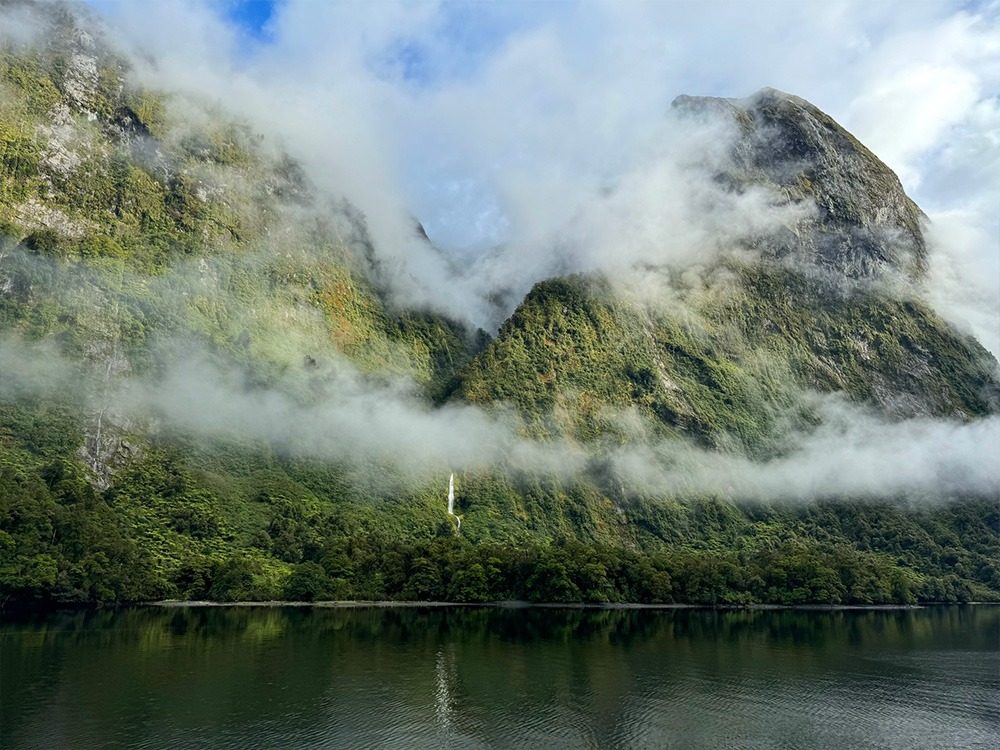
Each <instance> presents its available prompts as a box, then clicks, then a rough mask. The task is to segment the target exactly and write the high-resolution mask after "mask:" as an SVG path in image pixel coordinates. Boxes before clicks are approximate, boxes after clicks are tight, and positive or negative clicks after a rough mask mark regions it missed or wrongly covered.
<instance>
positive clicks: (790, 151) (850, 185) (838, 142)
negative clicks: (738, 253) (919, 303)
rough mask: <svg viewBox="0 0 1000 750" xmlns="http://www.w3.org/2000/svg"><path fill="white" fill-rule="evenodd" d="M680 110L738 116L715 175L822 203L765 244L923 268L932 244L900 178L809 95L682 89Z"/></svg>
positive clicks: (789, 251)
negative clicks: (718, 94)
mask: <svg viewBox="0 0 1000 750" xmlns="http://www.w3.org/2000/svg"><path fill="white" fill-rule="evenodd" d="M673 108H674V110H676V111H677V112H679V113H681V114H682V115H684V116H687V117H691V118H700V119H702V120H706V121H708V120H713V119H722V120H731V121H733V122H735V123H736V125H737V128H738V137H737V140H736V143H735V145H734V146H733V148H732V150H731V159H730V161H729V163H728V164H727V165H726V166H725V168H724V170H723V171H721V172H720V173H719V174H718V175H717V178H718V179H719V180H720V181H721V182H723V184H726V185H728V186H729V187H730V188H731V189H733V190H737V191H739V190H741V189H744V188H745V187H746V186H748V185H766V186H769V187H773V188H775V189H776V190H777V191H779V192H780V193H781V194H783V195H784V196H786V198H787V200H788V201H791V202H797V203H801V202H807V203H808V204H809V205H812V206H815V211H814V212H812V214H811V216H810V217H809V218H808V219H806V220H804V221H802V222H801V223H800V224H799V225H798V226H795V227H790V228H789V231H788V233H787V234H785V235H784V236H779V237H770V238H768V239H767V245H766V247H765V248H764V249H766V250H768V251H769V252H770V253H771V254H773V255H775V256H778V257H780V256H783V255H792V256H793V257H795V258H798V259H801V260H805V261H807V262H811V263H816V264H819V265H821V266H824V267H826V268H829V269H831V270H834V271H836V272H838V273H841V274H844V275H846V276H848V277H850V278H865V277H871V276H875V275H878V274H879V273H881V272H884V271H886V270H897V271H903V272H904V273H906V274H908V275H919V274H921V273H922V272H923V270H924V268H925V264H926V256H927V247H926V243H925V241H924V237H923V233H922V232H921V225H922V223H923V222H924V221H925V220H926V217H925V216H924V214H923V212H921V210H920V209H919V208H918V207H917V205H916V204H915V203H914V202H913V201H912V200H911V199H910V198H909V197H908V196H907V195H906V193H904V192H903V187H902V185H901V184H900V182H899V178H898V177H896V175H895V174H894V173H893V171H892V170H891V169H889V168H888V167H887V166H886V165H885V164H884V163H882V161H881V160H880V159H879V158H878V157H877V156H875V155H874V154H873V153H872V152H871V151H869V150H868V149H867V148H865V146H864V145H863V144H861V143H860V142H859V141H858V140H857V139H856V138H855V137H854V136H853V135H851V134H850V133H849V132H847V131H846V130H845V129H844V128H842V127H841V126H840V125H839V124H837V123H836V122H835V121H834V120H833V118H831V117H830V116H829V115H827V114H826V113H825V112H822V111H820V110H819V109H818V108H817V107H815V106H813V105H812V104H810V103H809V102H807V101H805V100H804V99H800V98H799V97H797V96H792V95H790V94H786V93H783V92H781V91H777V90H775V89H771V88H765V89H761V90H760V91H758V92H757V93H756V94H754V95H752V96H750V97H748V98H746V99H718V98H712V97H692V96H679V97H677V99H675V100H674V103H673Z"/></svg>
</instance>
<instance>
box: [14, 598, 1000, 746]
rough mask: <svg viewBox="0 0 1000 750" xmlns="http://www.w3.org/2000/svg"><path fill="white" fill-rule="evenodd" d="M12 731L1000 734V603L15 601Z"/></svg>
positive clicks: (590, 741)
mask: <svg viewBox="0 0 1000 750" xmlns="http://www.w3.org/2000/svg"><path fill="white" fill-rule="evenodd" d="M0 747H3V748H10V749H11V750H13V749H14V748H46V749H49V748H126V747H127V748H157V749H159V748H168V747H178V748H181V747H183V748H213V749H214V748H239V749H240V750H244V749H245V748H252V747H274V748H307V747H308V748H312V747H329V748H364V747H373V748H374V747H406V748H411V747H433V748H439V747H444V748H475V747H504V748H506V747H524V748H536V747H542V748H547V749H548V748H562V747H565V748H616V747H620V748H633V747H634V748H647V747H648V748H813V747H815V748H905V749H906V750H911V749H912V748H947V749H948V750H952V749H954V748H991V750H994V749H995V748H998V747H1000V607H993V606H979V607H964V608H959V607H949V608H931V609H923V610H907V611H881V612H789V611H780V612H773V611H769V612H714V611H694V610H669V611H650V610H638V611H636V610H626V611H581V610H552V609H497V608H476V609H398V608H394V609H377V608H371V609H368V608H366V609H340V610H337V609H298V608H267V609H249V608H236V609H218V608H186V607H185V608H169V609H165V608H154V607H144V608H132V609H124V610H117V611H98V612H76V613H60V614H49V615H44V616H43V615H11V614H7V615H5V617H4V619H3V622H2V625H0Z"/></svg>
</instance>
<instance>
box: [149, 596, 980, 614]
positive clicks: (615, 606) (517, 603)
mask: <svg viewBox="0 0 1000 750" xmlns="http://www.w3.org/2000/svg"><path fill="white" fill-rule="evenodd" d="M990 603H993V602H965V604H990ZM953 604H960V603H958V602H954V603H953V602H930V603H925V604H643V603H640V602H531V601H522V600H501V601H493V602H437V601H353V600H345V601H320V602H297V601H279V600H275V601H262V602H212V601H198V600H195V601H185V600H176V601H175V600H170V599H168V600H164V601H158V602H148V603H146V604H141V605H136V606H151V607H163V608H170V607H255V608H267V607H276V608H277V607H297V608H302V607H311V608H316V609H392V608H400V609H428V608H430V609H440V608H466V609H468V608H479V609H511V610H519V609H579V610H598V611H600V610H664V611H668V610H689V609H700V610H722V611H742V610H746V611H779V610H790V611H812V612H842V611H854V610H856V611H876V612H877V611H882V610H887V611H891V610H909V609H925V608H927V607H937V606H951V605H953Z"/></svg>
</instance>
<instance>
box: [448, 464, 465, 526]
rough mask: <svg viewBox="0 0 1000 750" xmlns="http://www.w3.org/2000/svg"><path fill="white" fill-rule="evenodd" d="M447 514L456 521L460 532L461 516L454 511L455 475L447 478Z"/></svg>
mask: <svg viewBox="0 0 1000 750" xmlns="http://www.w3.org/2000/svg"><path fill="white" fill-rule="evenodd" d="M448 515H449V516H455V520H456V521H458V533H459V534H461V533H462V517H461V516H460V515H458V514H457V513H456V512H455V475H454V474H452V475H451V477H450V478H449V479H448Z"/></svg>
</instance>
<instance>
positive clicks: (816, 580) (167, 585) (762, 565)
mask: <svg viewBox="0 0 1000 750" xmlns="http://www.w3.org/2000/svg"><path fill="white" fill-rule="evenodd" d="M64 467H65V465H64V464H59V463H57V464H53V465H52V466H51V467H49V468H48V469H47V470H45V471H43V472H42V474H41V475H39V476H37V477H32V476H29V475H27V474H25V473H23V472H18V471H15V470H14V469H13V468H11V467H10V466H6V467H2V468H0V529H2V530H0V586H2V591H3V593H2V597H3V600H4V601H12V600H13V601H37V602H52V603H71V602H91V601H116V602H120V601H148V600H155V599H161V598H181V599H209V600H216V601H247V600H271V599H285V600H297V601H320V600H346V599H360V600H411V601H415V600H420V601H455V602H486V601H495V600H510V599H519V600H528V601H535V602H637V603H688V604H701V605H713V604H737V605H738V604H754V603H766V604H785V605H790V604H810V603H815V604H862V605H863V604H912V603H916V602H921V601H949V602H965V601H970V600H973V599H975V598H990V597H991V596H992V598H996V596H995V592H990V591H988V590H987V589H985V588H981V590H979V591H977V590H975V589H974V588H973V586H970V584H969V582H968V581H966V580H963V579H960V578H959V577H958V576H957V575H955V574H949V575H946V576H943V577H932V576H926V575H920V574H918V573H915V572H914V571H913V570H912V569H909V568H905V567H900V566H899V565H897V564H896V563H895V562H894V560H893V558H892V557H891V556H888V555H885V554H879V553H873V552H863V551H858V550H857V549H856V548H854V547H852V546H851V545H849V544H846V543H835V544H827V545H824V544H821V543H820V542H817V541H816V540H812V539H795V540H789V541H785V542H781V543H775V544H772V545H770V546H768V547H763V546H762V547H759V548H753V547H745V548H743V549H738V550H736V549H734V550H704V549H702V550H698V549H691V548H688V547H683V546H678V547H676V548H669V549H666V550H663V551H659V552H654V553H642V552H637V551H633V550H628V549H623V548H614V547H606V546H594V545H585V544H582V543H580V542H577V541H573V540H568V539H564V540H558V541H556V542H555V543H552V544H547V545H546V544H527V545H511V544H493V543H484V544H478V545H473V544H471V543H470V542H468V541H466V540H465V539H463V538H461V537H455V536H439V537H436V538H432V539H425V540H402V539H400V538H398V537H396V536H393V535H389V534H385V533H379V532H368V531H361V532H357V533H352V534H349V535H348V534H344V533H338V532H337V530H336V529H335V528H334V527H330V526H327V527H325V528H323V529H322V530H321V531H319V533H317V534H316V535H315V536H313V537H312V542H311V543H310V544H306V545H304V546H303V547H302V548H301V549H298V550H297V551H296V557H297V559H300V560H301V562H298V563H295V564H288V563H282V562H280V561H278V560H276V559H275V558H274V557H272V556H271V555H270V554H266V553H265V552H264V551H263V550H261V549H260V548H258V547H247V548H242V549H241V548H238V547H236V546H235V545H227V546H225V547H220V548H218V550H217V551H216V552H215V553H214V554H203V553H194V552H191V553H188V554H187V555H185V556H184V557H182V558H181V559H179V560H178V561H177V562H176V564H173V565H170V566H164V565H162V564H158V563H157V561H156V560H154V558H153V552H152V551H151V549H150V548H149V546H148V545H144V544H141V543H139V542H137V541H136V540H135V538H134V534H133V533H131V532H132V530H131V529H130V528H129V526H128V525H127V524H126V523H125V522H123V520H122V518H121V517H120V516H119V514H118V513H116V512H115V509H114V508H113V507H112V505H110V504H109V502H108V500H109V497H108V495H105V494H102V493H98V492H96V491H95V490H94V489H93V488H92V487H91V485H89V484H88V483H86V482H85V481H83V480H82V479H80V478H78V477H75V476H73V475H72V474H71V473H66V472H65V471H64ZM110 499H111V500H112V501H113V496H112V497H111V498H110ZM271 531H273V532H274V533H275V536H277V537H279V538H280V537H281V536H282V535H283V534H284V532H285V530H284V529H278V528H275V529H272V530H271ZM272 554H273V551H272Z"/></svg>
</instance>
